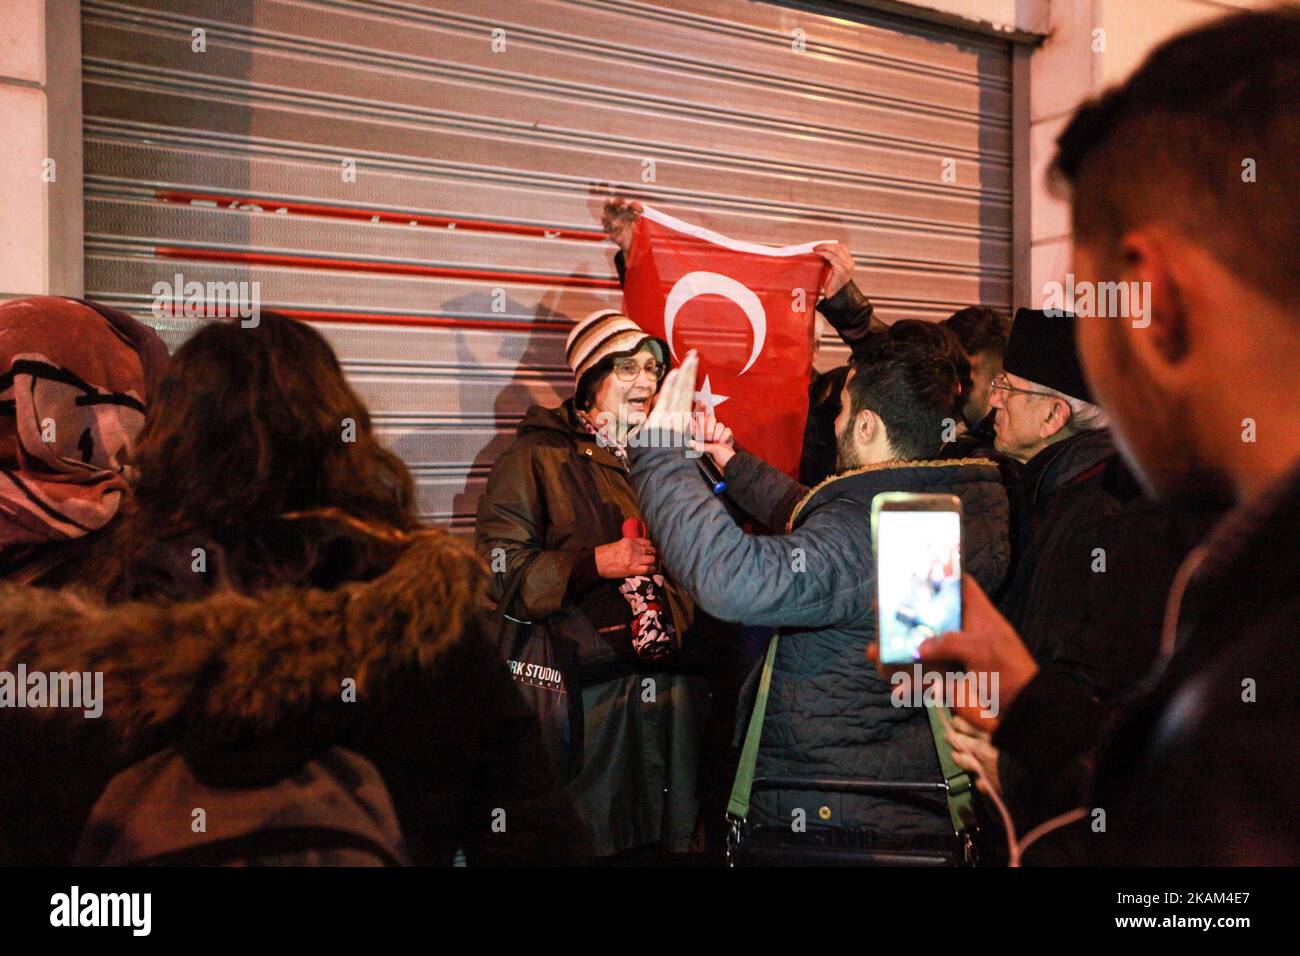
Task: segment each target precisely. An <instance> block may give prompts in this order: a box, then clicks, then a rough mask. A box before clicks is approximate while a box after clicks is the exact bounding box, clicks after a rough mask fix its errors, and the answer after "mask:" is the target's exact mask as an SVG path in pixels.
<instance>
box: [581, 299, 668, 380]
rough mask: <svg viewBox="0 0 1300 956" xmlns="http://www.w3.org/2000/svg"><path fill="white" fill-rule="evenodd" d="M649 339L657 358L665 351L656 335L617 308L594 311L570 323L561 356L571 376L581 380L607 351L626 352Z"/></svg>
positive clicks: (606, 354)
mask: <svg viewBox="0 0 1300 956" xmlns="http://www.w3.org/2000/svg"><path fill="white" fill-rule="evenodd" d="M647 339H648V340H649V341H650V342H651V343H652V344H653V345H654V347H655V349H654V350H655V353H656V356H657V358H658V359H659V361H660V362H664V363H666V362H667V359H668V355H667V349H665V348H664V347H663V345H662V343H661V342H660V341H659V339H656V338H653V337H651V336H649V335H646V334H645V332H643V331H642V330H641V327H640V326H638V325H637V324H636V323H635V322H633V321H632V320H631V319H629V318H628V317H627V316H626V315H624V314H623V313H622V312H619V311H618V310H617V309H601V310H600V311H598V312H593V313H591V315H589V316H587V317H586V318H585V319H583V320H582V321H581V322H579V323H578V324H577V325H575V326H574V327H573V331H572V332H570V333H569V340H568V342H567V343H566V345H565V347H564V357H565V358H566V359H567V360H568V362H569V368H571V369H573V378H574V380H575V381H578V382H581V381H582V377H583V376H584V375H586V374H587V373H588V372H590V371H591V370H592V369H593V368H595V366H596V365H597V363H599V362H600V360H601V359H603V358H605V357H606V356H609V355H627V354H631V353H632V352H635V351H636V350H637V349H639V348H640V347H641V345H642V344H643V343H644V342H645V341H646V340H647Z"/></svg>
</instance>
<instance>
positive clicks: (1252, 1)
mask: <svg viewBox="0 0 1300 956" xmlns="http://www.w3.org/2000/svg"><path fill="white" fill-rule="evenodd" d="M1267 5H1269V4H1268V2H1267V0H1052V2H1051V4H1050V10H1049V23H1048V31H1049V32H1048V37H1047V39H1046V40H1045V41H1044V43H1043V44H1042V46H1041V47H1039V48H1038V49H1037V50H1035V51H1034V53H1033V54H1032V56H1031V57H1030V62H1029V134H1028V136H1029V151H1028V152H1029V155H1028V173H1029V183H1028V189H1029V199H1028V206H1029V220H1030V221H1029V257H1030V261H1029V283H1028V288H1027V289H1025V290H1024V291H1025V293H1026V294H1027V295H1028V299H1022V298H1019V297H1018V298H1017V301H1018V302H1019V303H1021V304H1024V305H1030V306H1033V307H1041V306H1042V304H1043V300H1044V298H1045V293H1044V286H1045V285H1046V284H1047V283H1048V282H1053V281H1062V280H1063V277H1064V276H1065V274H1066V273H1067V272H1069V270H1070V263H1071V253H1072V247H1071V243H1070V211H1069V207H1068V205H1067V204H1066V203H1065V202H1063V201H1061V200H1059V199H1057V198H1055V197H1054V196H1052V195H1051V194H1050V193H1049V192H1048V190H1047V183H1046V179H1045V176H1044V174H1045V172H1046V170H1047V167H1048V165H1049V164H1050V163H1051V161H1052V157H1053V156H1054V155H1055V151H1056V145H1055V144H1056V137H1057V136H1058V135H1059V134H1060V132H1061V130H1062V129H1063V128H1064V126H1065V125H1066V123H1067V121H1068V120H1069V118H1070V116H1071V114H1072V113H1073V112H1074V109H1075V107H1076V106H1078V104H1079V103H1080V101H1082V100H1084V99H1086V98H1088V97H1091V96H1093V95H1095V94H1097V93H1099V92H1101V91H1102V90H1103V89H1105V88H1107V87H1109V86H1112V85H1114V84H1116V83H1120V82H1122V81H1123V80H1124V79H1125V78H1126V77H1127V76H1128V75H1129V74H1130V73H1131V72H1132V71H1133V70H1134V69H1136V68H1137V66H1138V65H1139V64H1140V63H1141V62H1142V60H1143V59H1144V58H1145V56H1146V54H1147V53H1148V52H1149V51H1150V50H1151V49H1152V47H1154V46H1156V45H1157V44H1159V43H1160V42H1161V41H1162V40H1164V39H1166V38H1168V37H1170V36H1172V35H1173V34H1175V33H1179V32H1181V31H1182V30H1185V29H1187V28H1188V27H1190V26H1192V25H1194V24H1196V23H1199V22H1202V21H1204V20H1207V19H1211V18H1213V17H1216V16H1221V15H1223V14H1224V13H1227V12H1230V11H1231V10H1233V9H1235V8H1248V7H1262V6H1267Z"/></svg>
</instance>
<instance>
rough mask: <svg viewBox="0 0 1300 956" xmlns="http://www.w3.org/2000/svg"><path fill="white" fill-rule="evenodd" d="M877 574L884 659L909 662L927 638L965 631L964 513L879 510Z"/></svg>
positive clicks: (898, 662) (881, 649) (892, 662)
mask: <svg viewBox="0 0 1300 956" xmlns="http://www.w3.org/2000/svg"><path fill="white" fill-rule="evenodd" d="M876 579H877V590H876V598H877V601H878V602H879V613H880V659H881V661H883V662H884V663H887V664H906V663H910V662H912V661H914V660H916V652H917V648H918V647H920V645H921V642H922V641H924V640H925V639H926V638H928V637H937V636H938V635H940V634H942V633H944V632H945V631H957V630H960V629H961V515H960V514H959V513H957V512H956V511H896V510H882V511H880V513H879V515H878V519H877V525H876Z"/></svg>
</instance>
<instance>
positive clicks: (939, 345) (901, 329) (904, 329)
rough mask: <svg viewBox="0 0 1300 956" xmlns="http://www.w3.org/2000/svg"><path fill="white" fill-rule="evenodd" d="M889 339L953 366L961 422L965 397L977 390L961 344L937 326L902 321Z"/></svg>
mask: <svg viewBox="0 0 1300 956" xmlns="http://www.w3.org/2000/svg"><path fill="white" fill-rule="evenodd" d="M889 337H890V338H891V339H892V340H893V341H895V342H902V343H905V344H908V345H915V346H918V347H921V348H927V349H930V350H932V351H934V352H935V353H936V354H937V355H939V356H940V357H941V358H943V359H944V360H945V361H946V362H947V363H948V364H949V365H951V366H952V371H953V376H954V379H955V382H956V384H955V386H954V388H955V391H954V393H953V397H952V412H953V414H954V415H955V416H956V418H957V420H958V421H960V420H961V413H962V409H963V408H964V407H965V406H966V396H967V395H969V394H970V390H971V389H972V388H973V387H974V380H973V379H972V378H971V367H970V359H969V358H967V357H966V352H965V350H964V349H963V348H962V347H961V341H960V340H959V339H958V338H957V336H956V335H955V334H954V333H953V332H952V330H951V329H949V328H947V327H945V326H944V325H942V324H940V323H938V322H926V321H923V320H921V319H899V320H898V321H897V322H895V323H894V324H893V325H891V326H890V327H889Z"/></svg>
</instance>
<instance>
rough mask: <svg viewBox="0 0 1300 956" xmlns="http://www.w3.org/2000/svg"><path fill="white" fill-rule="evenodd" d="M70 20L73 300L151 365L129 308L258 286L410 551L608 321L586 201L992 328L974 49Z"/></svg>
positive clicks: (271, 21) (567, 8) (998, 58)
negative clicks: (332, 400)
mask: <svg viewBox="0 0 1300 956" xmlns="http://www.w3.org/2000/svg"><path fill="white" fill-rule="evenodd" d="M82 13H83V40H82V43H83V57H84V62H83V69H84V109H85V185H86V286H87V294H88V295H89V296H92V297H94V298H97V299H101V300H103V301H106V302H109V303H112V304H115V305H118V306H120V307H123V308H125V309H127V310H129V311H132V312H134V313H136V314H138V315H140V316H142V317H143V318H146V319H148V320H149V321H151V322H152V324H154V325H155V326H156V327H158V328H160V329H161V330H162V331H163V333H164V335H165V336H167V337H168V338H169V340H170V341H171V342H172V343H175V342H178V341H179V340H180V339H181V338H183V336H184V335H185V334H187V333H188V332H189V331H190V330H191V329H192V327H193V326H194V325H195V323H194V322H192V321H191V322H187V321H185V320H173V319H152V318H150V317H149V310H150V306H151V303H152V301H153V295H152V291H151V290H152V287H153V285H154V283H155V282H156V281H159V280H170V279H171V277H172V276H173V275H174V274H175V273H177V272H180V273H182V274H183V275H184V277H185V278H186V279H187V280H198V281H200V282H207V281H210V280H211V281H222V282H224V281H231V280H234V281H250V282H251V281H256V282H258V283H260V290H261V303H262V307H263V308H277V309H283V310H285V311H288V312H290V313H291V314H294V315H298V316H300V317H303V318H306V319H308V320H310V321H312V322H314V323H316V324H317V327H318V328H319V329H320V330H321V331H322V332H323V333H324V334H325V335H326V336H327V337H328V338H329V340H330V342H331V343H332V344H333V346H334V348H335V350H336V351H337V352H338V354H339V356H340V358H341V359H342V361H343V364H344V366H345V368H346V369H347V372H348V375H349V377H350V378H351V380H352V381H353V383H354V384H355V385H356V387H357V388H358V389H359V391H360V392H361V393H362V395H363V396H364V397H365V399H366V400H367V402H368V403H369V404H370V407H371V409H372V411H373V412H374V413H375V418H376V421H377V424H378V426H379V428H380V430H381V433H382V435H383V438H384V440H385V441H386V442H388V443H389V445H390V446H391V447H393V448H394V449H395V450H396V451H397V452H398V453H399V454H401V455H402V456H403V457H404V458H405V459H406V461H407V462H408V463H409V464H410V466H411V468H412V470H413V471H414V473H415V475H416V478H417V481H418V484H419V489H420V508H421V511H422V513H423V514H424V517H425V518H426V519H428V520H431V521H438V522H444V523H451V524H452V525H453V526H454V527H457V528H460V529H462V530H468V529H469V528H470V527H472V523H473V515H474V508H475V503H476V501H477V498H478V495H479V493H480V491H481V489H482V485H483V481H484V480H485V478H486V475H487V471H488V469H489V468H490V466H491V463H492V461H493V460H494V458H495V456H496V454H497V453H498V452H499V451H500V450H501V448H502V447H504V444H505V443H506V442H508V441H509V438H510V435H511V434H512V433H513V431H514V428H515V426H516V425H517V423H518V421H519V419H520V417H521V415H522V414H523V412H524V410H525V409H526V408H527V406H529V405H530V404H533V403H537V402H541V403H546V404H554V403H556V402H558V401H560V400H561V399H562V398H563V397H564V396H565V395H567V394H569V393H570V392H571V390H572V384H571V379H570V376H569V373H568V370H567V368H566V367H565V364H564V358H563V343H564V336H565V334H566V332H567V330H568V328H569V325H570V324H571V323H572V322H573V321H574V320H575V319H577V318H580V317H581V316H583V315H584V314H586V313H587V312H588V311H589V310H592V309H595V308H599V307H602V306H606V305H617V304H618V302H619V297H620V296H619V291H618V286H617V282H616V278H615V276H614V273H613V267H612V263H611V252H612V247H611V246H610V245H609V244H608V243H606V242H604V241H603V237H602V236H601V235H600V232H599V228H600V227H599V209H600V205H601V203H602V201H603V197H604V193H605V192H606V191H607V189H608V188H610V187H612V188H613V189H614V190H616V191H619V192H626V193H630V194H634V195H636V196H639V197H641V198H643V199H645V200H647V201H650V202H653V203H654V204H656V205H657V206H660V207H661V208H663V209H664V210H665V211H667V212H669V213H671V214H673V215H678V216H682V217H684V218H688V219H691V220H693V221H695V222H699V223H701V224H702V225H705V226H707V227H709V228H711V229H716V230H718V231H720V232H724V233H727V234H729V235H732V236H735V237H737V238H744V239H752V240H756V241H763V242H770V243H778V244H789V243H795V242H802V241H807V240H809V239H818V238H838V239H841V240H843V241H844V242H846V243H847V244H848V245H849V247H850V248H851V249H853V251H854V253H855V255H856V257H857V261H858V268H859V279H858V281H859V284H860V285H861V286H862V287H863V288H864V289H866V290H867V291H868V292H869V293H870V294H871V296H872V298H873V299H874V300H875V302H876V303H877V304H878V306H879V307H880V311H881V313H882V314H883V315H884V316H885V317H886V319H890V320H892V319H896V318H902V317H918V318H927V319H938V318H942V317H943V316H945V315H947V314H948V313H949V312H951V311H952V310H953V309H955V308H958V307H960V306H962V305H968V304H971V303H975V302H983V303H986V304H992V305H998V306H1002V307H1007V306H1008V305H1009V300H1010V297H1011V164H1010V155H1011V129H1010V124H1011V82H1010V52H1009V48H1008V46H1007V44H1005V43H1002V42H1000V41H996V40H993V39H989V38H981V37H976V36H971V35H965V34H960V33H956V32H947V31H946V30H945V29H944V28H940V27H934V26H925V25H920V24H917V25H911V24H908V23H906V22H904V21H900V20H897V19H891V18H887V17H885V16H880V17H874V16H871V15H866V14H863V13H862V12H861V11H860V10H857V11H855V12H854V13H852V14H850V13H848V12H846V13H845V14H844V18H836V17H832V16H828V15H825V14H822V13H813V12H809V10H804V9H795V8H791V7H787V6H779V5H776V4H769V3H751V2H743V0H661V2H658V3H647V2H624V0H504V2H501V0H498V2H483V3H477V2H475V3H467V2H455V0H426V2H422V3H414V2H408V3H399V2H382V0H316V2H310V0H238V2H235V0H124V2H114V0H85V2H83V4H82ZM850 17H852V18H851V19H850ZM195 29H202V30H204V31H205V35H204V39H205V42H206V51H205V52H194V50H193V49H192V36H193V34H192V31H194V30H195ZM496 30H503V31H504V34H500V33H498V34H496V37H497V47H498V50H497V51H494V49H493V38H494V34H493V31H496ZM796 31H802V39H803V43H804V44H805V49H804V51H802V52H796V51H795V49H794V46H795V45H796V42H795V41H796V40H797V39H798V38H799V37H800V34H799V33H797V32H796ZM502 39H504V44H505V49H504V50H500V49H499V48H500V45H501V40H502ZM345 160H351V161H353V162H354V163H355V168H356V175H355V181H347V177H346V176H345V175H344V166H343V163H344V161H345ZM651 164H653V181H652V182H647V181H645V177H646V176H648V175H649V172H650V169H651ZM945 168H948V169H951V170H952V171H953V173H954V174H955V181H952V182H949V181H945V178H944V176H943V173H944V170H945ZM827 346H828V347H827V348H826V349H825V350H824V351H823V356H822V359H821V360H820V364H822V365H823V366H825V365H829V364H834V363H836V362H839V361H842V360H843V358H844V354H845V352H844V350H843V349H842V348H841V347H838V346H837V343H832V342H829V341H828V342H827Z"/></svg>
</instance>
